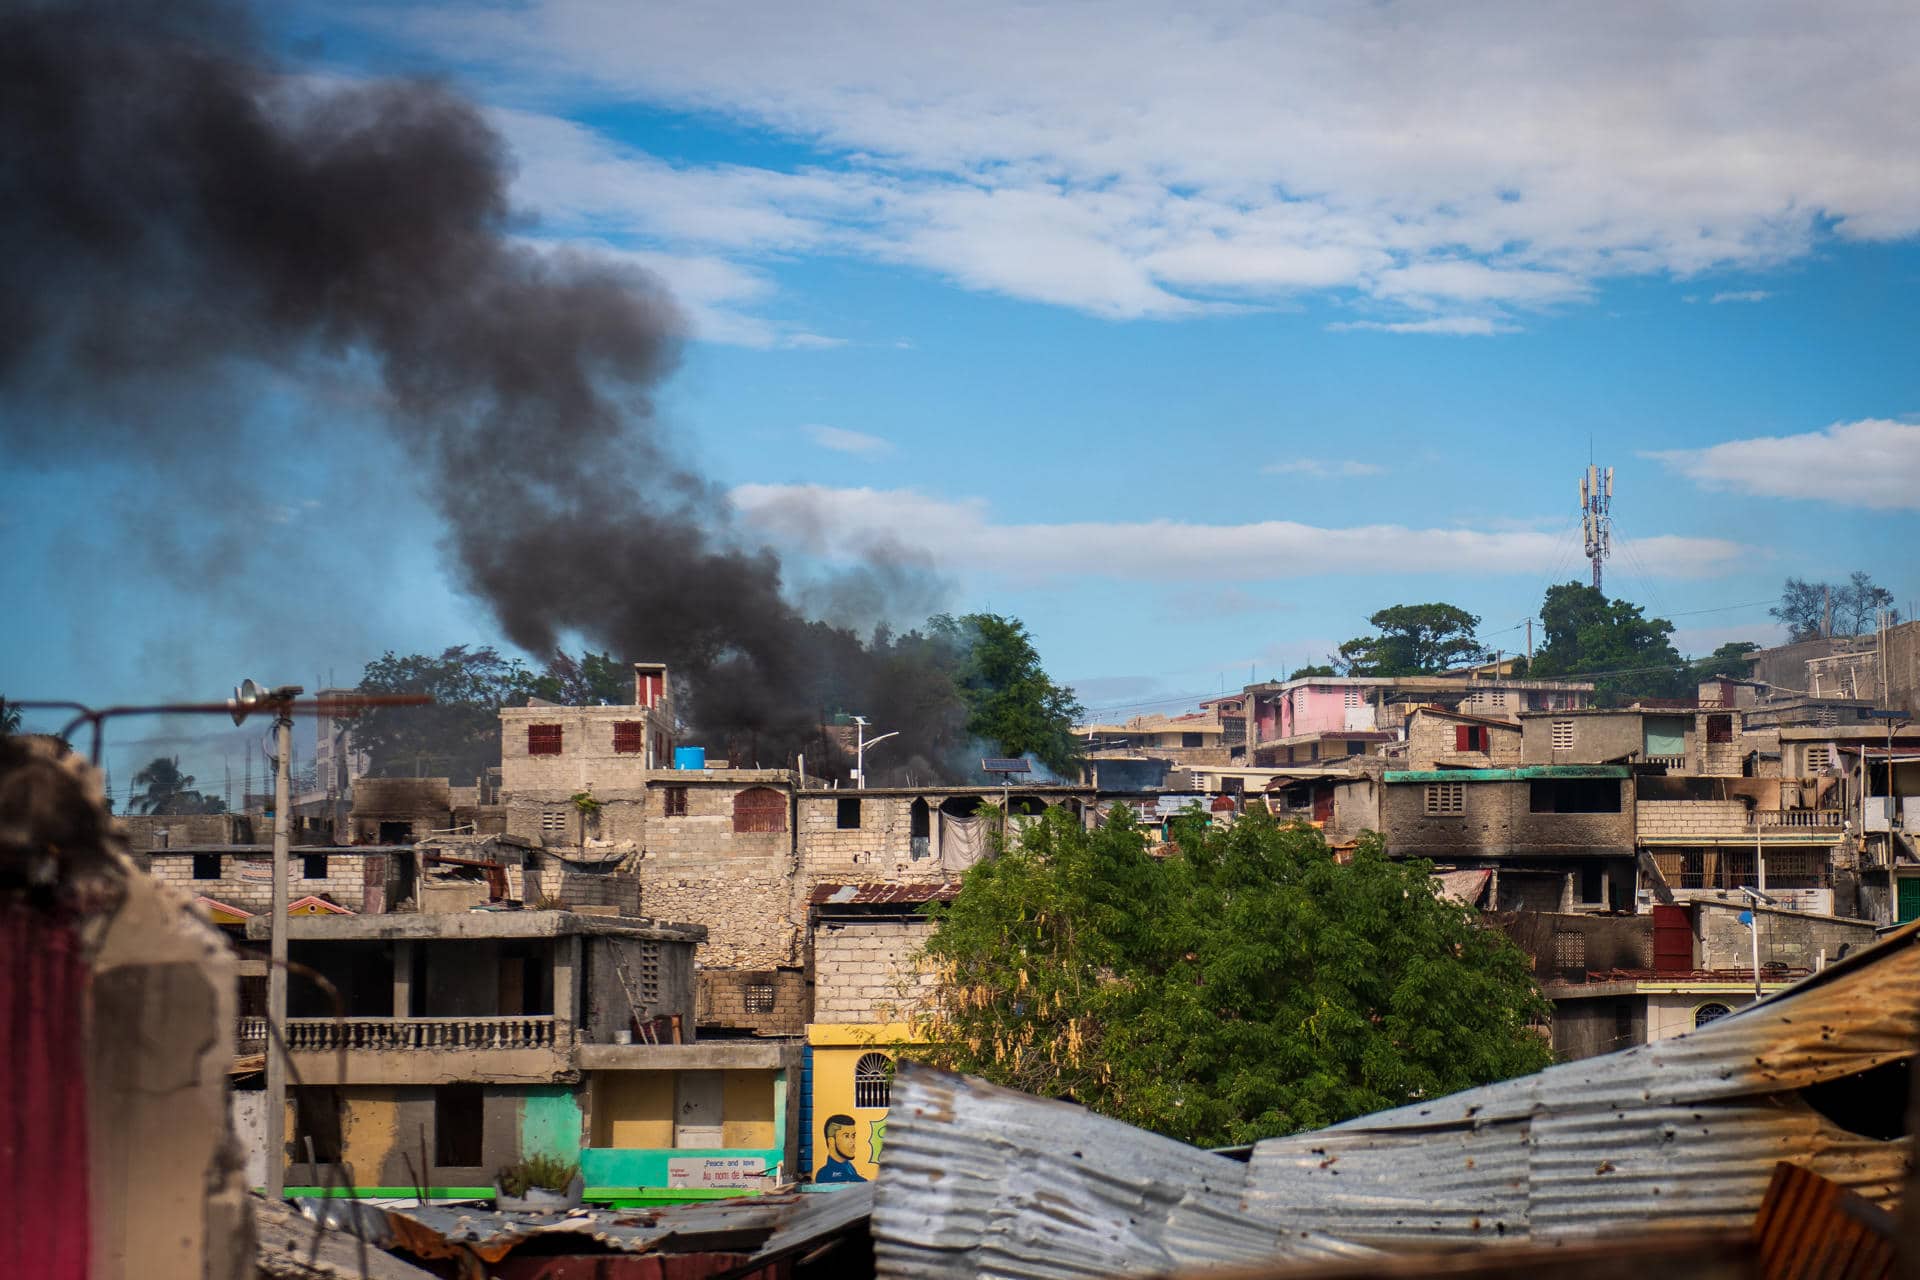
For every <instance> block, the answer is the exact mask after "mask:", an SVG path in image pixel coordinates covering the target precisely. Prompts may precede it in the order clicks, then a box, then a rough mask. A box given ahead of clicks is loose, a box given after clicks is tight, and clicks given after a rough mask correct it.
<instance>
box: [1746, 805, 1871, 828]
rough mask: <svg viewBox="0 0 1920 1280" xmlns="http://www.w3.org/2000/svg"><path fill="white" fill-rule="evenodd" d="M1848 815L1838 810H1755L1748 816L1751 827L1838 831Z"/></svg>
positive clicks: (1844, 823) (1748, 823)
mask: <svg viewBox="0 0 1920 1280" xmlns="http://www.w3.org/2000/svg"><path fill="white" fill-rule="evenodd" d="M1846 821H1847V815H1846V814H1845V813H1843V812H1841V811H1840V810H1838V809H1755V810H1753V811H1752V812H1751V813H1749V814H1748V815H1747V825H1748V826H1749V827H1759V828H1761V829H1763V830H1764V829H1765V828H1767V827H1790V828H1806V827H1813V828H1821V829H1827V830H1833V831H1838V830H1839V829H1840V828H1841V827H1843V826H1845V825H1846Z"/></svg>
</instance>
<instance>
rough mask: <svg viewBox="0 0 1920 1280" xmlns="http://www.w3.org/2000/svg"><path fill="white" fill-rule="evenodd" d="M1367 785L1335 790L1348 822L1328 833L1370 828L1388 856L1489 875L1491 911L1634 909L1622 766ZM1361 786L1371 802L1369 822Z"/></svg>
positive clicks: (1529, 769)
mask: <svg viewBox="0 0 1920 1280" xmlns="http://www.w3.org/2000/svg"><path fill="white" fill-rule="evenodd" d="M1370 784H1371V779H1368V780H1366V781H1364V782H1348V783H1343V784H1340V788H1339V789H1340V790H1342V791H1344V792H1347V793H1348V794H1349V795H1350V796H1351V797H1352V800H1353V803H1352V805H1351V808H1352V810H1353V814H1354V816H1352V817H1343V818H1342V819H1341V821H1339V822H1338V823H1336V824H1334V825H1332V826H1330V827H1329V828H1328V830H1329V834H1330V836H1331V837H1334V838H1338V837H1348V838H1351V837H1354V836H1357V835H1358V834H1359V833H1360V830H1361V829H1365V827H1371V828H1372V829H1373V830H1377V831H1380V832H1381V833H1383V835H1384V836H1385V837H1386V841H1387V848H1388V850H1389V851H1390V852H1391V853H1392V854H1394V855H1395V856H1398V857H1417V858H1428V859H1431V860H1432V861H1434V862H1435V863H1436V864H1438V865H1441V866H1443V867H1446V868H1449V869H1486V870H1490V871H1492V872H1493V873H1494V875H1493V886H1492V901H1493V902H1494V903H1495V904H1496V905H1497V906H1498V907H1499V909H1501V910H1515V909H1521V910H1544V911H1556V910H1591V911H1608V910H1612V911H1632V910H1633V909H1634V903H1635V892H1636V888H1637V882H1636V872H1635V867H1634V844H1633V836H1634V827H1633V822H1634V777H1633V774H1632V772H1631V771H1630V770H1628V769H1627V768H1626V767H1625V766H1621V765H1528V766H1521V767H1517V768H1508V769H1432V770H1411V769H1389V770H1387V771H1386V772H1385V773H1383V774H1382V775H1381V777H1380V781H1379V784H1378V786H1377V788H1372V787H1371V785H1370ZM1365 789H1373V790H1374V794H1375V795H1376V796H1377V797H1378V810H1377V813H1378V817H1377V820H1375V821H1372V822H1367V821H1366V819H1365V817H1364V814H1365V800H1364V791H1365ZM1356 819H1357V820H1358V821H1359V822H1361V823H1363V824H1364V826H1361V827H1356V826H1355V825H1354V823H1355V821H1356Z"/></svg>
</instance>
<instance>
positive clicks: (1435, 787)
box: [1427, 782, 1467, 813]
mask: <svg viewBox="0 0 1920 1280" xmlns="http://www.w3.org/2000/svg"><path fill="white" fill-rule="evenodd" d="M1466 811H1467V784H1466V783H1464V782H1429V783H1428V784H1427V812H1428V813H1465V812H1466Z"/></svg>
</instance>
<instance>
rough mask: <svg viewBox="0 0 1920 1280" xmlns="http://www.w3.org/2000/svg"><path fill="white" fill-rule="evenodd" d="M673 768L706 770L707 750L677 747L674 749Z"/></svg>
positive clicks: (703, 748)
mask: <svg viewBox="0 0 1920 1280" xmlns="http://www.w3.org/2000/svg"><path fill="white" fill-rule="evenodd" d="M673 767H674V768H676V769H704V768H706V767H707V749H706V748H705V747H675V748H674V749H673Z"/></svg>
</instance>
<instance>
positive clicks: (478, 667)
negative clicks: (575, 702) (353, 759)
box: [345, 645, 530, 786]
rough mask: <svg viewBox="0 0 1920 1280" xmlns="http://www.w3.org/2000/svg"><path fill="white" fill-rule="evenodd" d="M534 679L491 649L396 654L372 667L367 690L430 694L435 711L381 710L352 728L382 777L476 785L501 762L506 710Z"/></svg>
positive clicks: (368, 671) (363, 688)
mask: <svg viewBox="0 0 1920 1280" xmlns="http://www.w3.org/2000/svg"><path fill="white" fill-rule="evenodd" d="M529 680H530V677H529V676H528V673H527V670H526V668H525V667H523V666H521V665H520V664H519V663H518V662H512V661H509V660H508V659H506V658H503V657H501V656H500V654H499V653H498V652H496V651H495V650H493V649H491V648H485V647H483V648H477V649H474V648H468V647H467V646H466V645H454V646H453V647H452V648H450V649H446V650H444V651H442V652H441V653H440V654H438V655H437V656H435V655H431V654H424V653H409V654H395V653H393V652H391V651H389V652H387V653H386V654H384V655H382V656H381V657H380V658H378V659H377V660H375V661H373V662H369V663H368V664H367V669H366V672H365V674H364V675H363V676H362V678H361V681H360V685H359V692H361V693H425V694H430V695H432V697H433V705H431V706H425V707H376V708H373V709H372V710H369V711H364V712H362V713H360V714H359V716H357V717H356V718H354V719H352V720H351V721H347V722H345V723H348V724H349V725H350V726H351V728H352V730H353V745H354V748H355V750H359V751H365V752H366V753H367V754H368V757H369V772H370V773H372V774H373V776H375V777H380V778H403V777H412V776H414V775H416V774H424V775H427V776H430V777H443V776H444V777H447V778H451V779H452V780H453V781H454V783H455V784H456V785H461V786H465V785H470V784H471V783H472V782H473V781H474V779H476V778H478V777H479V776H480V775H481V774H482V773H483V772H484V771H485V770H487V769H489V768H492V767H494V766H496V765H498V764H499V763H500V708H501V707H502V706H503V705H505V704H506V703H507V702H508V701H509V700H511V699H513V698H515V697H519V696H524V695H525V693H526V692H527V686H528V683H529Z"/></svg>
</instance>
